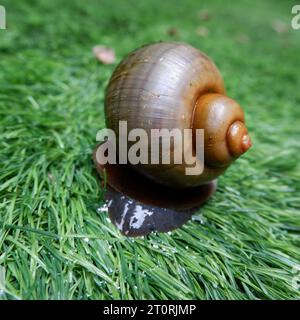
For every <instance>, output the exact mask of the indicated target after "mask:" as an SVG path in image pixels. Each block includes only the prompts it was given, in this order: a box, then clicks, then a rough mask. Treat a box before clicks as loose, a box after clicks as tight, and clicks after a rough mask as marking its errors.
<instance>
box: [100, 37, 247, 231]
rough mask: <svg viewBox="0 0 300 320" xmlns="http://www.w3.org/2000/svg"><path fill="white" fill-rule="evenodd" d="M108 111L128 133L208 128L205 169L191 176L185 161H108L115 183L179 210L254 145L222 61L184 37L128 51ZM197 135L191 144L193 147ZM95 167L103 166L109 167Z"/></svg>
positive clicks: (195, 201) (134, 195) (110, 90)
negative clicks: (221, 68) (227, 86)
mask: <svg viewBox="0 0 300 320" xmlns="http://www.w3.org/2000/svg"><path fill="white" fill-rule="evenodd" d="M105 115H106V124H107V127H108V128H110V129H113V130H114V131H115V132H118V128H119V121H123V120H125V121H127V126H128V131H130V130H132V129H135V128H143V129H144V130H145V131H146V132H147V133H148V132H150V131H151V129H162V128H166V129H169V130H172V129H174V128H179V129H180V130H184V129H192V130H193V132H194V131H195V130H196V129H204V164H203V165H204V170H203V172H202V173H201V174H199V175H186V174H185V169H186V167H187V164H186V163H185V162H184V161H183V163H182V164H175V163H170V164H162V163H159V164H138V165H136V166H132V165H123V166H122V165H115V166H114V168H112V166H105V169H106V171H107V174H108V184H109V185H111V186H112V187H113V189H115V190H117V191H119V192H122V193H123V194H125V195H126V196H128V197H129V198H131V199H134V200H136V201H140V203H142V204H146V205H153V206H157V207H163V208H170V209H172V210H174V209H178V208H180V209H190V208H193V207H195V206H196V205H200V204H202V203H203V202H204V201H205V200H206V199H207V198H208V197H209V196H210V195H211V193H212V192H213V191H214V189H215V186H214V184H213V181H215V179H216V178H217V177H218V176H219V175H220V174H222V173H223V172H224V171H225V170H226V169H227V168H228V167H229V166H230V164H231V163H232V162H233V161H234V160H235V159H237V158H238V157H239V156H241V155H242V154H243V153H244V152H246V151H247V150H248V149H249V148H250V146H251V140H250V138H249V135H248V131H247V128H246V126H245V118H244V113H243V111H242V109H241V107H240V106H239V104H238V103H237V102H235V101H234V100H232V99H231V98H229V97H227V96H226V95H225V88H224V84H223V80H222V77H221V75H220V73H219V71H218V69H217V67H216V66H215V65H214V63H213V62H212V61H211V59H210V58H208V57H207V56H206V55H205V54H203V53H202V52H200V51H199V50H197V49H196V48H193V47H192V46H190V45H188V44H184V43H171V42H170V43H169V42H160V43H154V44H150V45H146V46H143V47H141V48H139V49H137V50H135V51H133V52H132V53H130V54H129V55H128V56H127V57H126V58H125V59H124V60H123V61H122V62H121V63H120V64H119V65H118V67H117V68H116V70H115V71H114V73H113V75H112V77H111V79H110V82H109V84H108V87H107V91H106V97H105ZM193 138H194V137H193V136H192V139H191V141H189V147H190V148H191V149H193V150H194V147H195V145H194V144H195V142H194V139H193ZM172 147H173V148H174V145H172ZM172 151H174V150H171V153H172ZM193 157H194V158H195V159H194V160H195V162H197V161H198V162H199V161H200V160H199V159H198V158H197V155H195V154H194V153H193ZM96 164H97V161H96ZM117 166H118V168H117ZM97 168H98V170H99V171H100V172H103V169H104V167H103V166H100V165H99V164H98V165H97ZM147 185H150V186H151V187H149V188H148V189H147ZM150 189H151V190H152V191H149V190H150ZM153 189H154V190H153ZM188 194H191V196H189V195H188ZM148 209H149V208H148ZM148 209H147V210H148ZM179 214H181V213H179ZM166 217H167V216H166ZM152 227H153V226H152ZM154 229H155V228H154ZM164 231H165V230H164ZM134 235H136V234H134Z"/></svg>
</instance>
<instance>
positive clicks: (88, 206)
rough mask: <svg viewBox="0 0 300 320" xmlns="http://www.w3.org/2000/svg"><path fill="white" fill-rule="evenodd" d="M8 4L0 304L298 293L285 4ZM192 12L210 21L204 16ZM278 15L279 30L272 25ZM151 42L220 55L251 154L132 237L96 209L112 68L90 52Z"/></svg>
mask: <svg viewBox="0 0 300 320" xmlns="http://www.w3.org/2000/svg"><path fill="white" fill-rule="evenodd" d="M3 4H4V5H5V7H6V10H7V27H8V29H7V30H0V114H1V116H0V136H1V139H0V150H1V151H0V161H1V168H0V182H1V184H0V199H1V200H0V267H1V269H2V270H3V268H5V281H2V282H4V283H1V284H0V298H1V299H19V298H21V299H190V298H196V299H297V298H300V290H299V288H298V286H297V279H299V272H298V273H297V270H298V269H300V267H299V265H300V250H299V245H300V240H299V235H300V213H299V208H300V200H299V192H300V174H299V160H300V153H299V146H300V121H299V117H300V108H299V103H300V95H299V86H300V80H299V74H298V73H299V50H300V41H299V40H300V31H294V30H292V29H291V27H290V20H291V7H292V5H293V1H258V0H257V1H236V2H235V3H234V5H230V6H229V5H228V4H227V2H223V1H211V0H210V1H201V2H199V1H198V0H195V1H184V2H183V1H151V2H150V1H121V0H120V1H113V2H112V1H85V2H82V1H79V0H76V1H68V2H67V1H64V2H62V1H58V0H51V1H50V0H49V1H46V0H44V1H28V0H27V1H22V2H21V1H19V2H11V1H4V3H3ZM202 9H207V10H208V11H209V14H210V18H211V19H209V20H207V21H204V20H201V19H200V18H199V11H200V10H202ZM276 20H280V23H279V25H283V26H286V29H287V30H284V28H281V29H280V28H279V29H278V28H275V29H276V30H277V32H276V31H275V30H274V28H273V27H272V25H273V24H274V21H276ZM277 24H278V23H277ZM199 27H202V32H200V34H202V36H200V35H199V34H198V33H199V29H198V28H199ZM203 27H205V28H207V29H206V32H203ZM174 28H176V30H175V29H174ZM170 29H171V30H172V32H169V30H170ZM197 29H198V31H197ZM174 30H175V31H174ZM207 32H209V33H208V35H207V36H206V34H207ZM158 40H173V41H184V42H188V43H190V44H192V45H194V46H195V47H198V48H200V49H201V50H203V51H204V52H206V53H207V54H208V55H210V56H211V57H212V58H213V59H214V61H215V62H216V64H217V65H218V67H219V68H220V70H221V72H222V74H223V77H224V79H225V83H226V87H227V91H228V95H229V96H232V97H233V98H235V99H236V100H237V101H239V102H240V104H241V105H242V106H243V108H244V110H245V113H246V118H247V125H248V128H249V131H250V134H251V137H252V140H253V148H252V149H251V150H250V151H249V152H248V153H247V154H246V155H244V156H243V157H242V158H241V159H239V160H238V161H237V162H236V163H235V164H234V165H233V166H232V168H230V169H229V170H228V171H227V172H226V174H225V175H224V176H222V177H221V178H220V179H219V186H218V190H217V192H216V194H215V195H214V197H213V198H212V199H211V201H210V202H209V203H208V204H207V205H205V206H204V207H203V208H201V209H200V210H199V213H198V214H197V215H196V216H195V219H194V220H193V221H191V222H189V223H188V224H186V225H185V226H183V227H182V228H181V229H178V230H176V231H174V232H171V233H166V234H152V235H150V236H147V237H144V238H137V239H130V238H126V237H124V236H122V235H120V233H119V232H118V231H117V230H116V228H115V227H114V226H113V225H112V224H111V223H110V221H109V219H108V217H107V213H103V212H101V210H98V211H97V208H99V207H101V205H102V203H103V201H102V190H101V187H100V183H99V178H98V176H97V174H96V171H95V169H94V166H93V163H92V160H91V155H92V149H93V147H94V145H95V144H96V141H95V137H96V132H97V130H99V129H101V128H103V127H104V114H103V97H104V88H105V86H106V84H107V82H108V79H109V77H110V74H111V73H112V70H113V68H114V67H115V65H101V64H99V63H98V62H97V61H96V60H95V58H94V57H93V55H92V53H91V48H92V47H93V46H94V45H95V44H98V43H102V44H105V45H108V46H111V47H113V48H114V49H115V50H116V53H117V57H118V61H120V59H121V58H122V57H124V55H125V54H127V53H128V52H129V51H131V50H132V49H134V48H136V47H138V46H140V45H142V44H145V43H148V42H152V41H158ZM297 268H298V269H297ZM297 276H298V278H295V277H297ZM0 279H1V276H0Z"/></svg>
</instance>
